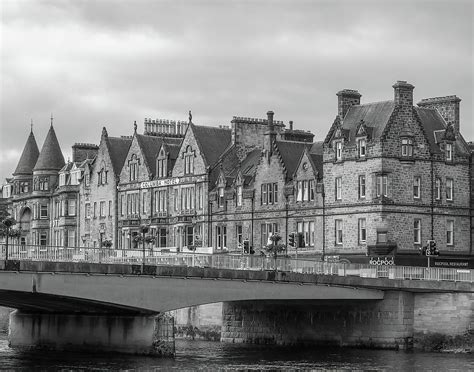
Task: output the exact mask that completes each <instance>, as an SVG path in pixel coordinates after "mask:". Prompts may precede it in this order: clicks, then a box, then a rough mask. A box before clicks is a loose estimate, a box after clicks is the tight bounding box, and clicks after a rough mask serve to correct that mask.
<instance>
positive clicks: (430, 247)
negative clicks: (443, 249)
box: [426, 240, 439, 256]
mask: <svg viewBox="0 0 474 372" xmlns="http://www.w3.org/2000/svg"><path fill="white" fill-rule="evenodd" d="M428 252H429V253H428ZM426 255H427V256H439V251H438V249H437V248H436V240H428V241H427V244H426Z"/></svg>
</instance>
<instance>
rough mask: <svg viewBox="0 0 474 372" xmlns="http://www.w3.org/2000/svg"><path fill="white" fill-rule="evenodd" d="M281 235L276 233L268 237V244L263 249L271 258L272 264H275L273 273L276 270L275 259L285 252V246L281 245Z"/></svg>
mask: <svg viewBox="0 0 474 372" xmlns="http://www.w3.org/2000/svg"><path fill="white" fill-rule="evenodd" d="M281 239H282V238H281V235H280V234H278V233H275V234H273V235H271V236H270V238H269V240H270V243H269V244H267V245H266V246H265V247H264V249H265V251H266V252H267V253H268V254H270V255H271V256H273V259H274V262H275V271H276V270H277V258H278V254H280V253H282V252H284V251H285V250H286V245H285V244H283V243H281V242H280V241H281Z"/></svg>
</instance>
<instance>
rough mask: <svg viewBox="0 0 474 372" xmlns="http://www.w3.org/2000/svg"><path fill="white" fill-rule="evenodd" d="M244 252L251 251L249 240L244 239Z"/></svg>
mask: <svg viewBox="0 0 474 372" xmlns="http://www.w3.org/2000/svg"><path fill="white" fill-rule="evenodd" d="M244 253H247V254H248V253H250V242H249V241H248V240H244Z"/></svg>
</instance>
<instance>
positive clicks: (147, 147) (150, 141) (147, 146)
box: [136, 134, 182, 176]
mask: <svg viewBox="0 0 474 372" xmlns="http://www.w3.org/2000/svg"><path fill="white" fill-rule="evenodd" d="M136 136H137V141H138V145H139V146H140V148H141V149H142V152H143V155H144V157H145V159H146V162H147V164H148V167H149V169H150V171H151V173H152V176H155V174H156V158H157V156H158V153H159V152H160V149H161V145H162V144H163V142H164V143H166V144H169V145H175V146H178V145H180V144H181V142H182V139H181V138H163V137H157V136H146V135H143V134H137V135H136ZM173 147H174V146H173ZM172 150H173V151H174V149H172ZM178 151H179V147H178ZM170 157H171V153H170ZM176 157H177V154H176V156H175V158H174V160H176Z"/></svg>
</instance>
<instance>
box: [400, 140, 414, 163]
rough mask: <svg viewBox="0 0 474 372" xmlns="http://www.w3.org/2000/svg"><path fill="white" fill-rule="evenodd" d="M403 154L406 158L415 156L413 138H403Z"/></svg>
mask: <svg viewBox="0 0 474 372" xmlns="http://www.w3.org/2000/svg"><path fill="white" fill-rule="evenodd" d="M402 156H403V157H405V158H410V157H412V156H413V140H412V139H411V138H402Z"/></svg>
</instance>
